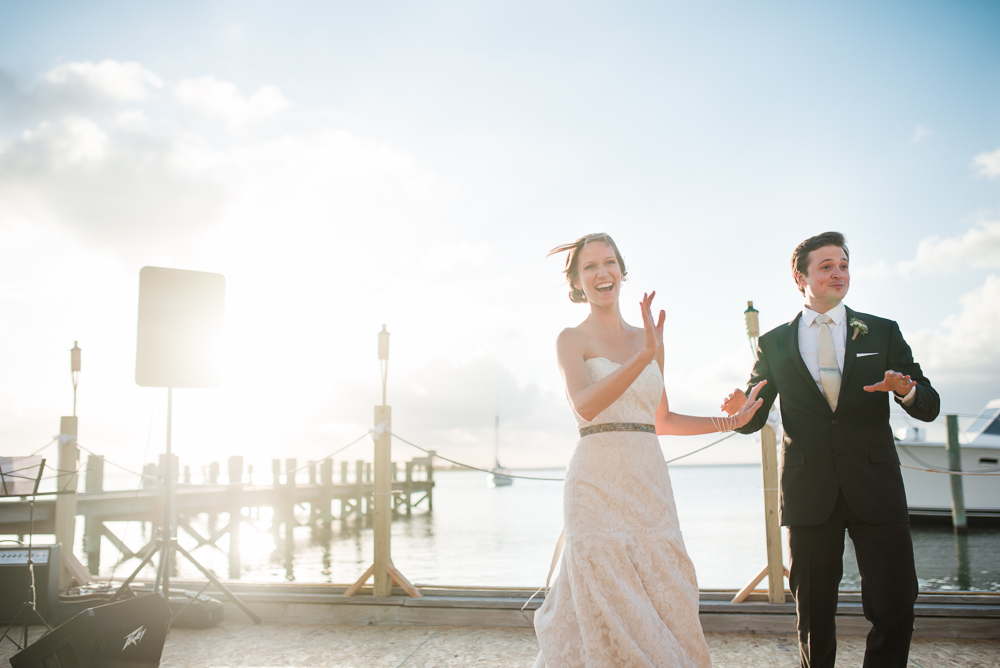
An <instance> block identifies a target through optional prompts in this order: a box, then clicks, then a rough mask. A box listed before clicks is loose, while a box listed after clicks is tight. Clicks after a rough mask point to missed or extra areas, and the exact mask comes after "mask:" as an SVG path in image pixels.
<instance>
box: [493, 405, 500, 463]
mask: <svg viewBox="0 0 1000 668" xmlns="http://www.w3.org/2000/svg"><path fill="white" fill-rule="evenodd" d="M493 465H494V467H498V466H500V398H499V397H497V413H496V420H495V421H494V423H493Z"/></svg>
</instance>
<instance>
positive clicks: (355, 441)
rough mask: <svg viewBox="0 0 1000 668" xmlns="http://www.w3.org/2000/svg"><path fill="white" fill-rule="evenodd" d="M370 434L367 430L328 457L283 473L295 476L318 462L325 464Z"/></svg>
mask: <svg viewBox="0 0 1000 668" xmlns="http://www.w3.org/2000/svg"><path fill="white" fill-rule="evenodd" d="M371 433H372V432H371V430H369V431H366V432H365V433H363V434H361V435H360V436H358V437H357V438H356V439H354V440H353V441H351V442H350V443H348V444H347V445H345V446H344V447H342V448H339V449H337V450H334V451H333V452H331V453H330V454H328V455H327V456H326V457H324V458H323V459H317V460H315V461H313V462H309V463H307V464H303V465H302V466H300V467H298V468H297V469H295V470H294V471H287V472H286V473H285V475H295V474H296V473H298V472H299V471H302V470H304V469H307V468H309V467H310V466H311V465H315V464H319V463H320V462H325V461H326V460H328V459H331V458H333V456H334V455H339V454H340V453H341V452H343V451H344V450H346V449H347V448H349V447H351V446H352V445H354V444H355V443H357V442H358V441H360V440H362V439H363V438H364V437H365V436H368V435H370V434H371Z"/></svg>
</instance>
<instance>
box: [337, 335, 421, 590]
mask: <svg viewBox="0 0 1000 668" xmlns="http://www.w3.org/2000/svg"><path fill="white" fill-rule="evenodd" d="M378 359H379V362H380V366H381V369H382V405H381V406H375V429H373V430H372V440H373V441H374V442H375V462H374V467H373V468H374V474H375V480H374V481H373V482H372V505H373V506H374V519H373V525H374V534H375V558H374V560H373V563H372V565H371V566H369V567H368V570H366V571H365V572H364V573H363V574H362V575H361V577H360V578H358V580H357V582H355V583H354V584H353V585H351V586H350V587H348V589H347V591H345V592H344V596H353V595H354V594H356V593H358V592H359V591H360V590H361V587H362V585H364V583H365V582H367V580H368V578H374V581H373V592H372V593H373V594H374V595H375V596H378V597H386V596H390V595H391V594H392V583H393V582H395V583H396V584H397V585H399V586H400V587H402V589H403V591H405V592H406V593H407V594H408V595H410V596H412V597H414V598H420V597H421V594H420V592H419V591H417V588H416V587H414V586H413V585H412V584H410V581H409V580H407V579H406V577H405V576H403V574H402V573H400V572H399V571H398V570H397V569H396V567H395V566H394V565H393V564H392V551H391V545H390V540H391V537H392V531H391V528H392V479H391V476H392V472H391V471H390V470H389V468H390V466H391V465H392V408H390V407H389V406H388V405H387V404H386V400H385V398H386V378H387V376H388V372H389V332H388V331H386V328H385V325H382V331H381V332H380V333H379V336H378ZM362 463H363V462H360V461H359V462H358V481H359V483H360V480H361V474H362Z"/></svg>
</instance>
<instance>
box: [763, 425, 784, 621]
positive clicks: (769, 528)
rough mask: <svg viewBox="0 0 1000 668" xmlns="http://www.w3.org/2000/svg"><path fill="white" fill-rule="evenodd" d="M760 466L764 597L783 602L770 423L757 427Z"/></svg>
mask: <svg viewBox="0 0 1000 668" xmlns="http://www.w3.org/2000/svg"><path fill="white" fill-rule="evenodd" d="M760 454H761V457H760V466H761V473H762V476H763V479H764V530H765V532H766V534H767V600H768V602H770V603H774V604H779V603H784V602H785V578H784V565H783V564H782V560H783V555H782V550H781V525H780V524H779V523H778V510H779V508H780V500H779V498H778V443H777V434H775V433H774V429H773V428H771V425H769V424H765V425H764V426H763V427H762V428H761V430H760Z"/></svg>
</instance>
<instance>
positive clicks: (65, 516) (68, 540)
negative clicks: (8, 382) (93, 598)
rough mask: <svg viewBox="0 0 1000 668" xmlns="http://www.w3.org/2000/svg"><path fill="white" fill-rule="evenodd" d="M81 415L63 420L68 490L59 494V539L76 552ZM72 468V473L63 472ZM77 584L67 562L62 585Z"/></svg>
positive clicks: (62, 476)
mask: <svg viewBox="0 0 1000 668" xmlns="http://www.w3.org/2000/svg"><path fill="white" fill-rule="evenodd" d="M76 428H77V418H76V417H75V416H70V417H64V418H62V420H60V424H59V471H60V473H59V477H58V478H57V480H58V483H59V489H60V491H65V492H68V493H66V494H60V495H58V496H56V518H55V519H56V521H55V524H56V528H55V531H56V542H57V543H61V544H62V552H63V554H65V555H72V554H73V547H74V544H73V542H74V536H75V533H76V486H77V475H76V470H77V467H78V466H79V465H80V448H79V446H77V444H76V439H77V433H76ZM62 471H68V472H69V473H62ZM72 584H73V576H72V574H71V573H70V572H69V570H68V569H67V568H66V565H65V563H64V564H63V565H62V566H61V567H60V569H59V588H60V589H66V588H68V587H70V586H72Z"/></svg>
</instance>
